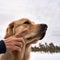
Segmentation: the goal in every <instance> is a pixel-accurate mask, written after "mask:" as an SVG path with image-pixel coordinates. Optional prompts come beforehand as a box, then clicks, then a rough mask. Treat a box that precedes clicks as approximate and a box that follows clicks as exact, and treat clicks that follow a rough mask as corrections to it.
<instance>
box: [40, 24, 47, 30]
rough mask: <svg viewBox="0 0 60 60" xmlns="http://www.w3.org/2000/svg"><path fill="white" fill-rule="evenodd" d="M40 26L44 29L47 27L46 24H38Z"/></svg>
mask: <svg viewBox="0 0 60 60" xmlns="http://www.w3.org/2000/svg"><path fill="white" fill-rule="evenodd" d="M40 26H41V27H42V29H45V30H46V29H47V27H48V26H47V25H46V24H40Z"/></svg>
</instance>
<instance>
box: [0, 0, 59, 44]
mask: <svg viewBox="0 0 60 60" xmlns="http://www.w3.org/2000/svg"><path fill="white" fill-rule="evenodd" d="M22 17H26V18H29V19H31V20H32V21H35V22H36V23H46V24H47V25H48V30H47V34H46V36H45V38H44V39H43V40H42V41H41V42H42V43H43V42H54V43H55V44H56V43H57V44H59V45H60V0H0V38H3V37H4V34H5V29H6V27H7V26H8V24H9V23H10V22H11V21H13V20H15V19H20V18H22Z"/></svg>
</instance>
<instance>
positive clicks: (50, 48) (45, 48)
mask: <svg viewBox="0 0 60 60" xmlns="http://www.w3.org/2000/svg"><path fill="white" fill-rule="evenodd" d="M31 49H32V52H45V53H46V52H50V53H55V52H56V53H59V52H60V46H57V45H56V46H55V45H54V44H53V43H49V44H47V43H45V44H41V43H39V47H36V46H34V47H31Z"/></svg>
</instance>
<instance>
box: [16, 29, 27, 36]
mask: <svg viewBox="0 0 60 60" xmlns="http://www.w3.org/2000/svg"><path fill="white" fill-rule="evenodd" d="M26 31H27V29H23V30H22V31H21V32H20V33H16V34H15V36H16V37H18V36H22V33H24V32H26Z"/></svg>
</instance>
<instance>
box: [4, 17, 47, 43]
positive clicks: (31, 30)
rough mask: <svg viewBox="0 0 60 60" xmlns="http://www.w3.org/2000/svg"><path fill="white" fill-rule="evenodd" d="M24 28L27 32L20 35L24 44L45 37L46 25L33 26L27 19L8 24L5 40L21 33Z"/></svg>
mask: <svg viewBox="0 0 60 60" xmlns="http://www.w3.org/2000/svg"><path fill="white" fill-rule="evenodd" d="M25 28H27V31H26V32H24V33H22V36H23V37H24V38H25V42H26V43H29V42H30V43H34V42H36V41H38V40H41V39H42V38H43V37H44V36H45V33H46V30H47V25H46V24H35V23H33V22H31V21H30V20H29V19H27V18H22V19H20V20H17V21H13V22H12V23H10V24H9V26H8V28H7V30H6V35H5V38H7V37H9V36H11V35H14V34H16V33H19V32H21V31H22V30H23V29H25Z"/></svg>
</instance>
